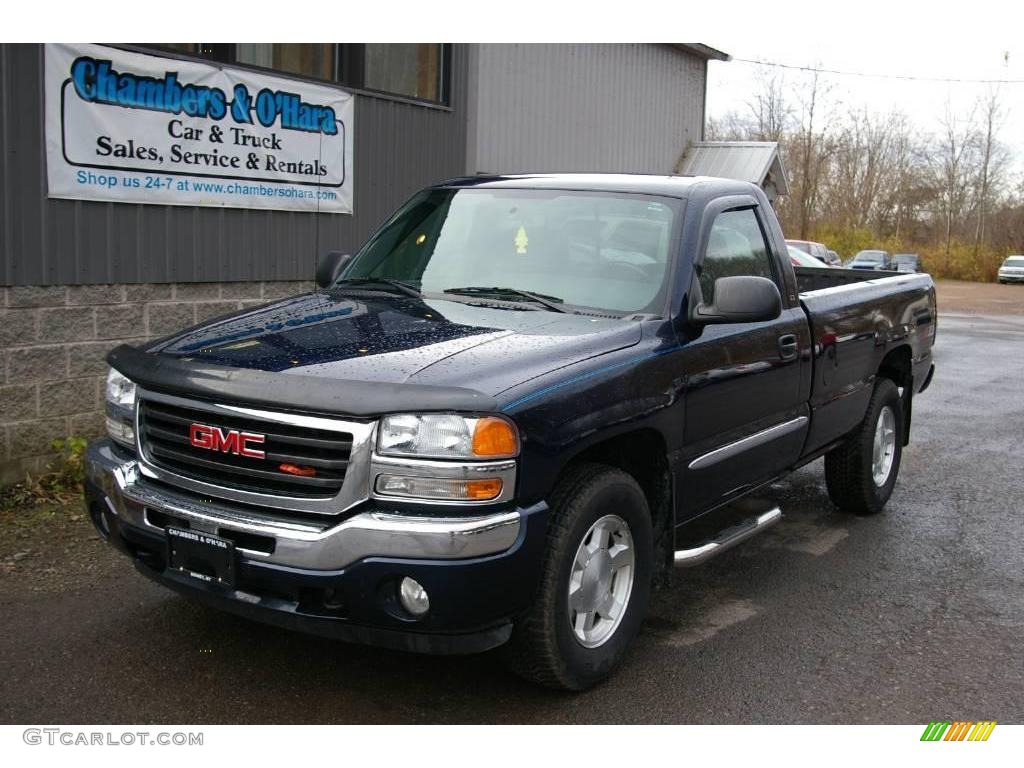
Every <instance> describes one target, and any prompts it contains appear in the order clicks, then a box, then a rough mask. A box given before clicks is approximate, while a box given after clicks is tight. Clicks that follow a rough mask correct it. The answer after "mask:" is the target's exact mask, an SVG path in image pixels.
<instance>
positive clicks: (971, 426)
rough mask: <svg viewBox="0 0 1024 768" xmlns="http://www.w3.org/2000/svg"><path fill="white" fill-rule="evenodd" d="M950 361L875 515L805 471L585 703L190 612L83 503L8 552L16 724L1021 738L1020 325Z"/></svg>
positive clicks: (4, 644)
mask: <svg viewBox="0 0 1024 768" xmlns="http://www.w3.org/2000/svg"><path fill="white" fill-rule="evenodd" d="M935 357H936V362H937V365H938V366H939V370H938V373H937V375H936V377H935V381H934V383H933V384H932V386H931V388H930V389H929V390H928V391H927V392H926V393H925V394H924V395H922V396H921V397H920V398H919V399H918V400H917V401H916V403H915V412H914V429H913V442H912V443H911V445H910V447H909V448H908V449H906V451H905V452H904V455H903V469H902V472H901V476H900V481H899V483H898V484H897V486H896V491H895V494H894V496H893V498H892V500H891V501H890V503H889V505H888V507H887V509H886V511H885V512H884V513H883V514H882V515H880V516H877V517H873V518H851V517H848V516H845V515H842V514H840V513H838V512H836V511H835V510H834V508H833V507H832V506H831V504H830V503H829V500H828V497H827V495H826V493H825V485H824V476H823V471H822V466H821V462H820V461H819V462H815V463H814V464H812V465H810V466H808V467H806V468H804V469H802V470H800V471H799V472H797V473H796V474H794V475H792V476H791V477H789V478H787V479H786V480H784V481H783V482H781V483H779V484H778V485H777V486H775V487H774V488H773V489H772V490H771V494H770V495H771V498H772V501H774V502H775V503H778V504H779V505H780V506H781V507H782V510H783V512H784V514H785V517H784V518H783V521H782V522H781V523H779V524H778V525H777V526H776V527H775V528H773V529H771V530H769V531H768V532H766V533H765V534H763V535H762V536H760V537H758V538H755V539H753V540H751V541H750V542H748V543H746V544H743V545H741V546H740V547H737V548H736V549H734V550H732V551H730V552H728V553H726V554H724V555H722V556H721V557H720V558H718V559H716V560H712V561H711V562H709V563H708V564H707V565H704V566H702V567H700V568H697V569H692V570H689V571H680V572H679V574H678V578H677V579H676V581H675V584H674V585H673V586H672V587H671V588H669V589H666V590H663V591H661V592H659V593H657V594H656V595H655V597H654V600H653V605H652V610H651V616H650V618H649V620H648V622H647V624H646V625H645V628H644V631H643V633H642V635H641V636H640V638H639V640H638V642H637V643H636V646H635V647H634V649H633V652H632V654H631V656H630V657H629V659H628V660H627V662H626V664H625V665H624V667H623V668H622V669H621V670H620V672H619V673H618V675H617V676H616V677H614V678H613V679H612V680H611V681H609V682H608V683H606V684H604V685H602V686H600V687H598V688H596V689H594V690H592V691H589V692H586V693H583V694H576V695H571V694H560V693H554V692H551V691H546V690H541V689H538V688H535V687H533V686H531V685H529V684H527V683H524V682H522V681H520V680H518V679H517V678H514V677H512V676H510V675H509V674H507V673H506V672H505V671H504V670H503V668H502V667H501V665H500V663H499V661H498V659H497V658H496V657H495V656H494V654H485V655H482V656H476V657H464V658H430V657H420V656H414V655H407V654H401V653H395V652H389V651H382V650H377V649H373V648H363V647H358V646H350V645H343V644H338V643H335V642H332V641H328V640H322V639H319V638H314V637H307V636H303V635H299V634H293V633H290V632H286V631H284V630H278V629H274V628H270V627H264V626H262V625H259V624H254V623H250V622H247V621H244V620H242V619H237V618H234V617H231V616H228V615H225V614H221V613H218V612H216V611H213V610H209V609H205V608H202V607H199V606H196V605H193V604H191V603H189V602H188V601H186V600H185V599H183V598H181V597H178V596H176V595H174V594H172V593H170V592H168V591H165V590H164V589H162V588H160V587H158V586H156V585H154V584H151V583H150V582H148V581H147V580H145V579H144V578H143V577H141V576H140V575H138V574H136V573H135V571H134V570H133V569H132V567H131V566H130V565H129V563H128V562H127V561H124V560H122V559H121V558H120V557H119V556H117V555H116V554H115V553H114V552H113V551H112V550H110V549H109V548H107V547H105V546H103V545H101V544H100V542H98V541H96V540H95V539H93V538H91V536H92V534H91V529H89V528H88V527H87V524H86V522H85V521H84V520H83V519H81V518H79V519H78V520H71V519H70V516H71V515H73V514H75V515H77V514H78V510H77V509H76V508H72V509H67V510H62V511H61V512H59V513H58V515H59V516H60V517H61V519H60V520H59V521H57V522H55V521H54V520H53V519H50V520H48V521H42V522H41V523H40V524H38V525H34V526H32V527H31V528H25V527H21V528H19V529H18V530H17V531H16V532H15V533H14V534H12V536H11V538H10V539H9V540H7V541H5V542H4V543H3V544H0V616H2V617H3V618H2V621H0V659H2V660H3V670H2V673H0V721H2V722H5V723H11V722H16V723H20V722H33V723H51V722H54V723H86V722H112V723H125V722H128V723H131V722H142V723H190V722H213V723H234V722H257V723H258V722H275V723H277V722H279V723H306V722H311V723H320V722H323V723H378V722H383V723H393V722H415V723H433V722H446V723H448V722H451V723H520V722H531V723H534V722H539V723H546V722H559V723H591V722H602V723H605V722H610V723H616V722H628V723H634V722H654V723H927V722H928V721H929V720H934V719H938V718H945V719H966V720H978V719H994V720H997V721H999V722H1000V723H1007V722H1010V723H1013V722H1016V723H1020V722H1024V664H1022V663H1021V659H1022V657H1024V567H1022V566H1024V541H1022V538H1024V537H1022V533H1024V522H1022V514H1021V506H1022V503H1024V462H1022V460H1021V457H1022V453H1024V317H1009V316H1001V317H995V316H981V315H974V316H966V315H951V314H944V315H942V316H941V319H940V325H939V342H938V345H937V347H936V351H935ZM52 517H53V516H51V518H52ZM5 530H7V529H6V528H5ZM15 555H20V556H19V557H17V559H15Z"/></svg>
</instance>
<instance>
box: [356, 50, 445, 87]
mask: <svg viewBox="0 0 1024 768" xmlns="http://www.w3.org/2000/svg"><path fill="white" fill-rule="evenodd" d="M365 50H366V58H365V63H364V83H363V86H364V87H365V88H369V89H371V90H374V91H385V92H386V93H395V94H398V95H401V96H409V97H411V98H414V99H424V100H426V101H442V93H441V79H442V70H443V67H444V56H443V51H442V46H441V45H440V44H438V43H367V44H366V46H365Z"/></svg>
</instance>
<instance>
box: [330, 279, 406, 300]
mask: <svg viewBox="0 0 1024 768" xmlns="http://www.w3.org/2000/svg"><path fill="white" fill-rule="evenodd" d="M366 283H380V284H381V285H390V286H391V287H392V288H397V289H398V290H399V291H401V292H402V293H404V294H405V295H406V296H414V297H416V298H417V299H418V298H419V297H420V296H421V295H422V294H421V293H420V290H419V288H417V287H416V286H414V285H409V283H405V282H402V281H401V280H395V279H393V278H390V277H346V278H344V279H343V280H339V281H338V282H336V283H335V284H334V285H346V284H347V285H365V284H366Z"/></svg>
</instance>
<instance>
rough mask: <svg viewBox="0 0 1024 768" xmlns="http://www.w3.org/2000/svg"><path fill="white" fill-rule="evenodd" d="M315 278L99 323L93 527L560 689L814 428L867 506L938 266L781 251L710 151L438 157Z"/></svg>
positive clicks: (219, 596)
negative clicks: (427, 182) (361, 238)
mask: <svg viewBox="0 0 1024 768" xmlns="http://www.w3.org/2000/svg"><path fill="white" fill-rule="evenodd" d="M317 282H318V284H319V285H320V288H319V290H316V291H315V292H312V293H309V294H305V295H300V296H295V297H293V298H289V299H286V300H283V301H278V302H276V303H273V304H269V305H267V306H263V307H260V308H257V309H250V310H246V311H243V312H239V313H237V314H234V315H230V316H227V317H223V318H220V319H217V320H214V321H211V322H206V323H204V324H202V325H198V326H196V327H194V328H191V329H188V330H185V331H182V332H181V333H179V334H177V335H174V336H172V337H169V338H165V339H161V340H159V341H155V342H153V343H150V344H148V345H145V346H144V347H142V348H133V347H129V346H121V347H118V348H117V349H115V350H113V351H112V352H111V353H110V355H109V356H108V358H107V359H108V362H109V363H110V367H111V370H110V375H109V379H108V384H107V395H106V397H107V404H106V408H107V426H108V432H109V437H107V438H104V439H101V440H98V441H96V442H95V443H93V444H92V445H91V446H90V447H89V450H88V457H87V459H88V460H87V483H86V503H87V506H88V509H89V513H90V515H91V518H92V520H93V521H94V523H95V525H96V527H97V529H98V531H99V532H100V534H101V535H102V536H104V537H105V538H107V539H108V540H109V541H110V543H111V544H113V545H114V546H115V547H117V548H118V549H119V550H121V551H122V552H123V553H125V554H126V555H127V556H128V557H130V558H131V559H132V560H133V561H134V563H135V565H136V567H137V568H138V570H139V571H140V572H141V573H142V574H144V575H145V576H147V577H149V578H151V579H153V580H155V581H157V582H159V583H161V584H164V585H166V586H168V587H170V588H172V589H175V590H178V591H179V592H181V593H183V594H185V595H187V596H189V597H192V598H195V599H197V600H200V601H203V602H205V603H207V604H209V605H212V606H216V607H219V608H223V609H225V610H228V611H232V612H234V613H236V614H240V615H242V616H247V617H250V618H253V619H257V620H260V621H264V622H267V623H270V624H274V625H278V626H281V627H290V628H294V629H299V630H304V631H309V632H314V633H320V634H326V635H329V636H333V637H336V638H340V639H344V640H349V641H356V642H365V643H373V644H378V645H382V646H388V647H391V648H397V649H405V650H412V651H419V652H427V653H471V652H479V651H485V650H487V649H491V648H495V647H498V646H504V654H505V657H506V659H507V660H508V662H509V663H510V664H511V666H512V668H513V669H514V670H516V671H517V672H519V673H520V674H522V675H524V676H526V677H527V678H529V679H532V680H535V681H537V682H539V683H542V684H545V685H549V686H553V687H560V688H566V689H574V690H578V689H583V688H586V687H588V686H591V685H593V684H595V683H597V682H598V681H600V680H602V679H603V678H605V677H607V676H608V675H609V674H610V673H611V672H612V670H613V669H614V668H615V667H616V665H617V664H618V663H619V662H620V661H621V660H622V658H623V656H624V654H625V653H626V650H627V647H628V646H629V644H630V642H631V641H632V640H633V638H634V637H635V635H636V634H637V632H638V630H639V628H640V625H641V622H642V621H643V619H644V613H645V610H646V607H647V601H648V594H649V592H650V590H651V587H652V582H656V583H662V582H663V581H664V580H666V579H667V578H669V575H670V574H671V572H672V569H673V568H674V567H675V566H687V565H694V564H697V563H700V562H703V561H704V560H706V559H707V558H708V557H710V556H712V555H715V554H717V553H718V552H721V551H723V550H725V549H727V548H728V547H730V546H732V545H734V544H736V543H738V542H740V541H743V540H745V539H746V538H748V537H749V536H751V535H752V534H754V533H757V532H758V531H761V530H763V529H765V528H766V527H767V526H769V525H771V524H772V523H774V522H776V521H777V520H778V519H779V517H780V516H781V512H780V509H779V506H778V505H779V504H780V501H779V500H778V499H776V500H775V501H772V500H771V493H770V492H769V493H768V494H767V500H766V499H765V498H763V497H764V496H765V494H764V491H765V488H766V486H767V485H768V484H770V483H772V482H773V481H774V480H776V479H777V478H779V477H781V476H783V475H785V474H786V473H788V472H791V471H793V470H794V469H796V468H797V467H800V466H801V465H803V464H806V463H808V462H810V461H813V460H815V459H817V458H819V457H822V456H824V457H825V462H824V464H825V476H826V480H827V487H828V492H829V496H830V498H831V500H832V501H833V502H834V504H835V505H836V506H837V507H838V508H839V509H841V510H843V511H846V512H850V513H853V514H871V513H876V512H878V511H879V510H881V509H882V507H883V506H884V505H885V503H886V501H887V500H888V499H889V496H890V494H891V493H892V492H893V486H894V485H895V483H896V477H897V474H898V473H899V468H900V456H901V450H902V447H903V446H904V445H906V444H907V441H908V439H909V434H910V418H911V408H912V405H913V398H914V396H915V394H916V393H918V392H921V391H922V390H924V389H925V387H927V386H928V383H929V380H930V378H931V375H932V372H933V370H934V366H933V364H932V361H931V348H932V344H933V342H934V339H935V329H936V314H935V309H936V308H935V292H934V288H933V285H932V281H931V278H930V277H929V276H928V275H925V274H896V273H880V272H863V271H861V272H856V271H852V270H838V269H828V268H824V267H823V268H821V269H815V268H806V269H805V268H796V269H794V268H793V267H792V265H791V264H790V261H789V258H788V257H787V251H786V243H785V240H784V239H783V235H782V232H781V231H780V229H779V225H778V222H777V221H776V219H775V216H774V213H773V211H772V208H771V206H770V205H769V204H768V201H767V200H766V198H765V197H764V195H763V194H762V192H761V190H760V189H758V188H757V187H755V186H753V185H750V184H746V183H742V182H735V181H727V180H723V179H711V178H682V177H668V178H663V177H653V176H628V175H621V176H620V175H545V176H522V177H486V178H484V177H478V178H471V179H460V180H455V181H451V182H447V183H444V184H440V185H438V186H435V187H431V188H428V189H426V190H423V191H421V192H419V193H418V194H416V195H415V196H414V197H413V198H412V199H411V200H410V201H409V202H408V203H407V204H406V205H405V206H404V207H402V208H401V209H400V210H399V211H398V212H397V213H395V214H394V215H393V216H392V217H391V218H390V219H389V220H387V221H386V222H385V223H384V224H383V225H382V226H381V228H380V229H379V230H378V231H377V232H376V233H375V234H374V235H373V236H372V237H371V238H370V239H369V241H368V242H367V243H366V244H365V245H364V246H363V247H362V249H361V250H360V251H359V252H358V253H356V254H355V255H354V256H352V257H349V256H347V255H342V254H339V253H331V254H328V255H327V256H326V257H325V258H324V259H323V260H322V261H321V264H320V267H319V269H318V271H317ZM769 490H770V489H769ZM781 506H784V502H781ZM709 529H710V530H709ZM697 530H702V531H705V532H706V538H699V537H698V538H695V536H694V531H697Z"/></svg>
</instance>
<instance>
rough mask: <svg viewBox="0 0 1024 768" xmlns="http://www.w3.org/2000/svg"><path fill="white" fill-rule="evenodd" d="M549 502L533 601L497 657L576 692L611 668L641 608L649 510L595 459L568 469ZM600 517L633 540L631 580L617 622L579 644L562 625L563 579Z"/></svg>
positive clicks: (647, 580) (646, 582) (565, 616)
mask: <svg viewBox="0 0 1024 768" xmlns="http://www.w3.org/2000/svg"><path fill="white" fill-rule="evenodd" d="M550 504H551V520H550V522H549V524H548V541H547V549H546V552H545V555H544V565H543V569H542V572H541V581H540V588H539V591H538V595H537V599H536V601H535V602H534V604H533V606H531V608H530V609H529V610H528V611H527V613H526V614H524V615H523V616H522V617H521V618H520V619H518V620H517V621H516V624H515V628H514V630H513V633H512V638H511V640H510V642H509V644H508V645H507V646H506V647H505V661H506V663H507V664H508V666H509V668H510V669H511V670H512V671H513V672H515V673H516V674H517V675H519V676H520V677H523V678H525V679H527V680H530V681H532V682H535V683H539V684H540V685H543V686H546V687H549V688H556V689H561V690H569V691H581V690H585V689H587V688H590V687H591V686H593V685H596V684H597V683H599V682H601V681H602V680H605V679H606V678H608V677H609V676H610V675H611V674H612V672H614V671H615V669H616V667H618V665H619V664H620V663H621V661H622V659H623V658H624V657H625V655H626V650H627V649H628V647H629V645H630V644H631V643H632V641H633V639H634V638H635V637H636V634H637V632H638V631H639V630H640V625H641V623H642V622H643V619H644V616H645V615H646V613H647V600H648V596H649V594H650V585H651V570H652V563H653V544H652V534H651V515H650V511H649V509H648V507H647V499H646V498H645V497H644V494H643V491H642V490H641V489H640V486H639V485H637V482H636V480H634V479H633V478H632V477H631V476H630V475H628V474H627V473H625V472H623V471H622V470H620V469H616V468H614V467H609V466H606V465H603V464H582V465H579V466H577V467H574V468H573V469H571V470H569V472H568V473H567V474H566V476H565V477H564V478H563V479H562V480H561V481H560V482H559V484H558V486H557V488H556V489H555V491H554V493H553V494H552V496H551V499H550ZM606 515H616V516H618V517H619V518H621V520H623V521H625V523H626V524H627V525H628V528H629V533H630V535H631V537H632V539H633V546H634V565H633V584H632V591H631V592H630V593H629V599H628V601H626V607H625V610H624V613H623V614H622V618H621V619H620V620H619V624H618V626H617V627H615V628H614V631H613V632H612V634H611V635H610V636H609V637H608V638H607V639H606V640H605V641H604V642H603V643H602V644H601V645H599V646H597V647H595V648H587V647H585V646H584V645H583V644H582V643H581V642H579V641H578V640H577V638H576V635H575V634H574V632H573V629H572V626H571V624H570V620H569V616H570V614H569V607H568V603H569V594H568V591H569V578H570V575H571V572H572V566H573V561H574V560H575V558H576V552H577V550H578V548H579V547H580V545H581V543H582V542H583V540H584V537H585V536H586V534H587V533H588V532H589V530H590V528H591V527H592V526H593V525H594V524H595V522H597V521H598V520H600V519H601V518H602V517H604V516H606Z"/></svg>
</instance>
